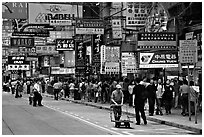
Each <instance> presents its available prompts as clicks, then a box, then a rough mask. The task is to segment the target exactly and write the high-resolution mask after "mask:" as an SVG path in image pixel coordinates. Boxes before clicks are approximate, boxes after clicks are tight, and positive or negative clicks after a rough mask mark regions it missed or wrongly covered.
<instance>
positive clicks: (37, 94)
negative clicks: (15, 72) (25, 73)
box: [33, 80, 43, 107]
mask: <svg viewBox="0 0 204 137" xmlns="http://www.w3.org/2000/svg"><path fill="white" fill-rule="evenodd" d="M41 93H42V88H41V85H40V80H35V84H34V86H33V94H34V96H33V106H34V107H36V106H37V104H38V106H43V105H42V95H41Z"/></svg>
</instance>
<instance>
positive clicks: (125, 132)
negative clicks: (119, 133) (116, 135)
mask: <svg viewBox="0 0 204 137" xmlns="http://www.w3.org/2000/svg"><path fill="white" fill-rule="evenodd" d="M123 133H124V134H127V135H135V134H131V133H129V132H127V131H123Z"/></svg>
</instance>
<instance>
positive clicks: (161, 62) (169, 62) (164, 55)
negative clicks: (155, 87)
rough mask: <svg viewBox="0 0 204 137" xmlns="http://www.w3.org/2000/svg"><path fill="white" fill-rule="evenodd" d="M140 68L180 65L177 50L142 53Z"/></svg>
mask: <svg viewBox="0 0 204 137" xmlns="http://www.w3.org/2000/svg"><path fill="white" fill-rule="evenodd" d="M139 59H140V65H139V68H170V67H178V55H177V52H176V51H175V52H172V51H171V52H158V53H140V57H139Z"/></svg>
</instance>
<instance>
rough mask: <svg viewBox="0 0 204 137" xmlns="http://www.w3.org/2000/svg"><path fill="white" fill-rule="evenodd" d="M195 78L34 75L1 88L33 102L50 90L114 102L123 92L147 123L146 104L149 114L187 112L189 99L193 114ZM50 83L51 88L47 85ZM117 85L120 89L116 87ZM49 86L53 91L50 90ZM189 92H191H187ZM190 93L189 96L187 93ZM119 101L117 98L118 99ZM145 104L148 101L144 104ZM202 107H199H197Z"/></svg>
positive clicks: (196, 94)
mask: <svg viewBox="0 0 204 137" xmlns="http://www.w3.org/2000/svg"><path fill="white" fill-rule="evenodd" d="M193 85H194V82H193V81H191V82H190V87H189V86H188V81H187V80H185V79H184V80H183V81H179V80H177V79H172V80H166V81H165V82H164V81H162V79H161V78H158V79H156V78H152V79H147V78H146V77H144V78H143V79H139V78H136V79H134V80H131V81H130V80H129V79H127V78H125V79H119V80H117V79H115V78H114V77H113V78H109V79H103V80H100V81H99V80H96V79H92V80H88V79H84V78H82V79H80V80H74V79H69V80H63V79H59V78H58V79H57V80H52V81H49V80H46V81H45V80H44V79H40V78H35V79H32V80H31V79H29V80H28V79H27V80H24V79H18V80H15V81H11V80H9V81H8V82H7V83H4V84H3V90H4V91H7V92H10V91H11V93H12V94H14V95H15V98H20V97H22V95H23V93H25V94H30V97H29V100H30V104H32V105H33V106H37V105H38V106H42V95H41V94H42V93H45V92H46V93H53V95H54V99H55V100H58V99H59V98H60V97H62V96H64V98H73V99H75V100H83V101H88V102H94V103H102V104H103V103H113V102H114V98H115V97H114V96H115V95H116V94H119V92H116V91H120V92H122V97H123V100H122V104H127V105H129V106H130V107H135V113H136V120H137V124H140V120H139V119H140V116H139V113H141V117H142V118H143V120H144V123H145V124H146V117H145V114H144V110H145V109H146V106H148V107H149V108H148V111H149V116H153V115H155V114H156V115H163V113H164V112H165V114H166V115H169V114H171V113H172V112H171V110H172V108H173V107H174V108H181V110H182V112H181V115H183V116H186V115H188V109H189V108H188V103H189V99H190V104H191V107H192V109H191V114H192V115H194V114H195V111H194V108H193V107H194V100H196V99H198V104H199V105H201V104H202V103H201V102H202V99H201V94H202V92H201V90H200V91H199V92H197V91H195V90H194V88H193ZM49 87H52V88H49ZM118 89H120V90H118ZM50 90H52V92H51V91H50ZM188 93H190V94H188ZM188 95H190V97H189V96H188ZM116 102H117V98H116V101H115V102H114V103H116ZM119 102H120V101H119ZM147 104H148V105H147ZM200 108H201V107H200Z"/></svg>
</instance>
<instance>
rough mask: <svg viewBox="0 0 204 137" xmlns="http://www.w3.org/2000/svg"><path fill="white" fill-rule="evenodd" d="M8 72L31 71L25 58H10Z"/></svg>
mask: <svg viewBox="0 0 204 137" xmlns="http://www.w3.org/2000/svg"><path fill="white" fill-rule="evenodd" d="M8 70H29V62H28V61H26V57H25V56H8Z"/></svg>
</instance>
